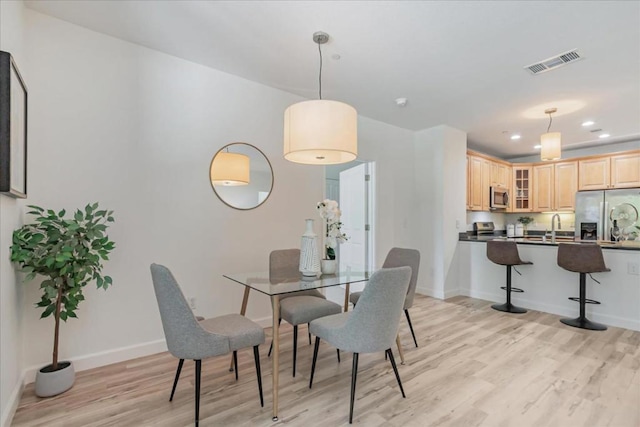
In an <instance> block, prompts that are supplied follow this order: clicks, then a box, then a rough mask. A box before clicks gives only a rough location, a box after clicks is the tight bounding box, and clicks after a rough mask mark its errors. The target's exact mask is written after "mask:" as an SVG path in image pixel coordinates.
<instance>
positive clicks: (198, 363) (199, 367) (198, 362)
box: [195, 360, 202, 427]
mask: <svg viewBox="0 0 640 427" xmlns="http://www.w3.org/2000/svg"><path fill="white" fill-rule="evenodd" d="M195 362H196V427H198V423H199V422H200V374H201V372H202V360H196V361H195Z"/></svg>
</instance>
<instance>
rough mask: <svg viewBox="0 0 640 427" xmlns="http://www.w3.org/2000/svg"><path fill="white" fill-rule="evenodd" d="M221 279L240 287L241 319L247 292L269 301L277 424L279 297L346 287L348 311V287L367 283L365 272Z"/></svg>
mask: <svg viewBox="0 0 640 427" xmlns="http://www.w3.org/2000/svg"><path fill="white" fill-rule="evenodd" d="M223 277H225V278H227V279H229V280H231V281H233V282H236V283H238V284H240V285H243V286H244V287H245V288H244V296H243V298H242V305H241V307H240V314H242V315H243V316H244V314H245V312H246V310H247V303H248V301H249V293H250V291H251V290H254V291H258V292H260V293H263V294H265V295H268V296H269V297H270V298H271V302H272V304H271V306H272V309H273V334H272V335H273V353H272V356H271V364H272V373H273V381H272V383H273V384H272V394H273V410H272V417H273V421H278V377H279V372H280V365H279V353H280V351H279V350H280V347H279V343H280V331H279V330H280V328H279V323H280V322H279V321H278V320H279V319H280V298H281V297H282V295H285V294H295V293H296V292H301V291H306V290H309V289H321V288H329V287H332V286H340V285H344V286H345V296H344V311H348V309H349V292H350V290H349V287H350V285H351V284H352V283H362V282H366V281H368V280H369V273H368V272H351V271H347V272H337V273H335V274H329V275H322V276H320V277H315V276H314V277H304V276H298V277H292V278H286V277H283V278H274V277H269V272H258V273H233V274H223Z"/></svg>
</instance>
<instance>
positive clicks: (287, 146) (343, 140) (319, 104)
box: [284, 99, 358, 165]
mask: <svg viewBox="0 0 640 427" xmlns="http://www.w3.org/2000/svg"><path fill="white" fill-rule="evenodd" d="M357 156H358V113H357V112H356V109H355V108H353V107H352V106H350V105H348V104H345V103H343V102H338V101H330V100H325V99H320V100H313V101H303V102H298V103H297V104H293V105H290V106H289V107H288V108H287V109H286V110H285V112H284V158H285V159H287V160H289V161H291V162H295V163H304V164H309V165H334V164H339V163H347V162H350V161H352V160H355V158H356V157H357Z"/></svg>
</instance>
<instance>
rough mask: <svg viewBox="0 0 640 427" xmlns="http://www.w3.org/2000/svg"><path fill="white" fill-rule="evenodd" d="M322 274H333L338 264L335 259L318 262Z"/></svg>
mask: <svg viewBox="0 0 640 427" xmlns="http://www.w3.org/2000/svg"><path fill="white" fill-rule="evenodd" d="M320 263H321V266H322V274H335V272H336V269H337V267H338V263H337V261H336V260H335V259H323V260H321V261H320Z"/></svg>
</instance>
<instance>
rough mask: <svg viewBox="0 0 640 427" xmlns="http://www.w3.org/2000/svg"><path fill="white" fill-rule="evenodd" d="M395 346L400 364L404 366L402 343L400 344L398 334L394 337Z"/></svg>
mask: <svg viewBox="0 0 640 427" xmlns="http://www.w3.org/2000/svg"><path fill="white" fill-rule="evenodd" d="M396 345H397V346H398V353H399V354H400V364H401V365H404V352H403V351H402V343H401V342H400V334H398V335H396Z"/></svg>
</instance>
